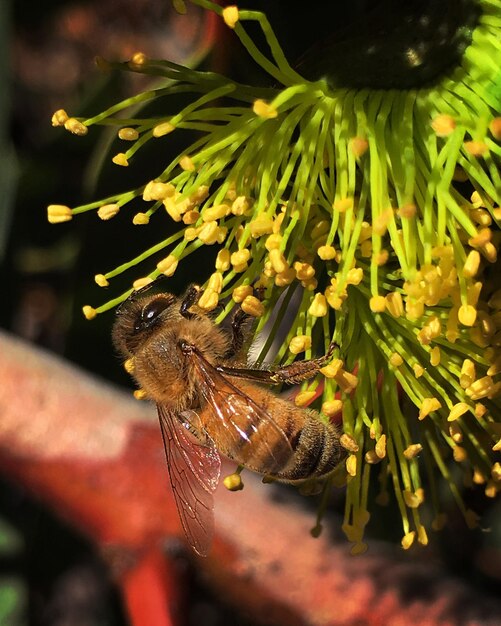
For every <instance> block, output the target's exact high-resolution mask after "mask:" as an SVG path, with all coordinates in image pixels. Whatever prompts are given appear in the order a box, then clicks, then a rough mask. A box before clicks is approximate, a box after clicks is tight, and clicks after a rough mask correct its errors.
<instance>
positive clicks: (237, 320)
mask: <svg viewBox="0 0 501 626" xmlns="http://www.w3.org/2000/svg"><path fill="white" fill-rule="evenodd" d="M250 317H251V316H250V315H249V314H248V313H246V312H245V311H244V310H243V309H240V308H239V309H238V310H237V312H236V313H235V315H234V316H233V319H232V320H231V345H230V347H229V348H228V350H227V352H226V354H225V355H224V358H225V359H233V358H234V357H236V356H237V354H238V353H239V352H240V350H241V349H242V347H243V345H244V341H245V331H244V327H245V325H246V323H247V321H248V320H249V318H250Z"/></svg>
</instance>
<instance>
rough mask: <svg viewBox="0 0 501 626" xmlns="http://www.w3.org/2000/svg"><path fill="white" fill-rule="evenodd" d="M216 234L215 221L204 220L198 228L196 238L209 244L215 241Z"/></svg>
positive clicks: (217, 231)
mask: <svg viewBox="0 0 501 626" xmlns="http://www.w3.org/2000/svg"><path fill="white" fill-rule="evenodd" d="M186 230H188V229H186ZM218 234H219V230H218V225H217V222H206V223H205V224H204V225H203V226H202V228H201V229H200V232H199V233H198V238H199V239H200V241H203V242H204V243H205V244H206V245H208V246H211V245H212V244H214V243H216V241H217V236H218Z"/></svg>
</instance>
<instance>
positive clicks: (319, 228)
mask: <svg viewBox="0 0 501 626" xmlns="http://www.w3.org/2000/svg"><path fill="white" fill-rule="evenodd" d="M330 228H331V222H330V221H329V220H317V221H315V223H314V226H313V228H312V229H311V233H310V238H311V240H312V241H315V240H317V239H319V238H320V237H322V236H323V235H326V234H327V233H328V232H329V230H330Z"/></svg>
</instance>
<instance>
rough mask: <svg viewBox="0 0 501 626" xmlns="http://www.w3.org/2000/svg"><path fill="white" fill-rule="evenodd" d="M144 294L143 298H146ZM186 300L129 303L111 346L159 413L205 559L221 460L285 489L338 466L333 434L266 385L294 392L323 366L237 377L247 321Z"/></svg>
mask: <svg viewBox="0 0 501 626" xmlns="http://www.w3.org/2000/svg"><path fill="white" fill-rule="evenodd" d="M140 291H141V290H140ZM199 294H200V290H199V288H197V287H195V286H192V287H190V288H189V289H188V290H187V291H186V293H185V294H184V296H181V297H177V296H174V295H172V294H169V293H160V294H156V295H146V296H144V295H142V294H140V293H139V292H136V293H135V294H132V296H131V297H129V299H128V300H126V301H125V302H124V303H123V304H122V305H121V306H120V308H119V309H117V316H116V321H115V324H114V327H113V342H114V344H115V346H116V348H117V350H118V351H119V352H120V353H121V355H122V356H123V357H124V359H130V358H132V359H133V376H134V378H135V380H136V382H137V383H138V384H139V386H140V387H141V388H142V389H143V390H144V391H145V392H146V395H147V396H148V397H149V398H150V399H152V400H154V401H155V402H156V404H157V409H158V416H159V420H160V427H161V431H162V436H163V442H164V447H165V453H166V457H167V465H168V470H169V476H170V482H171V485H172V490H173V493H174V497H175V501H176V505H177V509H178V512H179V516H180V518H181V523H182V526H183V528H184V531H185V534H186V537H187V539H188V541H189V543H190V545H191V546H192V548H193V549H194V550H195V552H197V553H198V554H200V555H203V556H205V555H206V554H207V553H208V551H209V548H210V545H211V540H212V536H213V530H214V521H213V493H214V491H215V489H216V487H217V484H218V480H219V474H220V467H221V460H220V454H222V455H224V456H226V457H228V458H229V459H232V460H233V461H235V462H236V463H238V464H239V465H241V466H243V467H245V468H248V469H250V470H253V471H255V472H258V473H260V474H264V475H266V476H268V477H270V478H273V479H276V480H279V481H283V482H290V483H295V482H301V481H304V480H307V479H309V478H321V477H324V476H326V475H327V474H329V473H330V472H331V471H332V470H333V469H334V468H335V467H336V466H337V464H338V463H339V461H340V460H341V447H340V445H339V434H338V431H337V428H336V426H335V425H333V424H330V423H324V422H323V421H321V420H320V418H319V415H318V413H316V412H315V411H313V410H311V409H304V408H299V407H297V406H295V405H294V404H293V403H292V402H290V401H288V400H286V399H284V398H280V397H279V396H277V395H275V394H274V393H272V392H271V391H270V390H269V389H267V388H264V387H262V386H259V384H261V385H263V384H264V385H274V384H275V385H276V384H281V383H287V384H295V383H299V382H301V381H303V380H306V379H307V378H310V377H312V376H314V375H315V374H316V373H317V372H318V371H319V369H320V368H321V367H323V366H324V365H325V364H326V362H327V361H329V360H330V357H331V354H332V352H333V350H334V347H335V344H332V345H331V347H330V349H329V351H328V352H327V354H326V355H325V356H322V357H320V358H318V359H312V360H309V361H299V362H294V363H292V364H291V365H288V366H286V367H281V368H278V369H275V370H266V369H252V368H250V367H238V363H237V361H236V358H237V356H238V354H239V352H240V351H241V350H242V347H243V344H244V339H245V332H244V327H245V325H246V321H247V317H248V316H247V315H246V314H245V313H244V312H243V311H242V309H239V310H238V311H237V313H236V314H235V315H234V317H233V321H232V324H231V330H225V329H223V328H221V327H219V326H217V325H216V324H215V323H214V321H213V320H212V319H211V317H210V315H208V314H207V313H206V312H204V311H203V310H202V309H200V308H199V307H197V306H196V303H197V300H198V297H199Z"/></svg>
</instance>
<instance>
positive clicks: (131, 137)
mask: <svg viewBox="0 0 501 626" xmlns="http://www.w3.org/2000/svg"><path fill="white" fill-rule="evenodd" d="M138 137H139V133H138V132H137V130H136V129H135V128H129V127H124V128H121V129H120V130H119V131H118V138H119V139H122V140H123V141H136V139H137V138H138Z"/></svg>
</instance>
